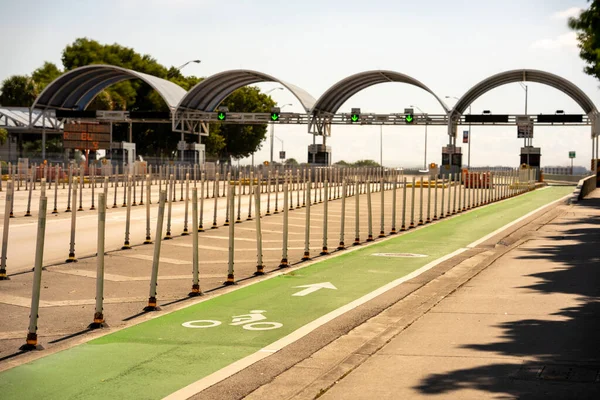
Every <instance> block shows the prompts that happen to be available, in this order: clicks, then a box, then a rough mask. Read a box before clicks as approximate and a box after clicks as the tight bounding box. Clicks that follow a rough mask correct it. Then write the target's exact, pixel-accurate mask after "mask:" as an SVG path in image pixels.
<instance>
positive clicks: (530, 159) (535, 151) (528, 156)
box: [520, 146, 542, 181]
mask: <svg viewBox="0 0 600 400" xmlns="http://www.w3.org/2000/svg"><path fill="white" fill-rule="evenodd" d="M541 158H542V151H541V148H539V147H533V146H526V147H521V162H520V164H521V165H523V164H525V165H529V166H530V167H531V168H532V169H533V170H534V171H535V180H536V181H540V165H541V164H540V162H541Z"/></svg>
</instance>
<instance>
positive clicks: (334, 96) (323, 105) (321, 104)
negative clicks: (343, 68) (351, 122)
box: [313, 70, 449, 114]
mask: <svg viewBox="0 0 600 400" xmlns="http://www.w3.org/2000/svg"><path fill="white" fill-rule="evenodd" d="M386 82H399V83H408V84H409V85H413V86H417V87H419V88H421V89H423V90H425V91H427V92H429V93H431V94H432V95H433V96H434V97H435V98H436V99H437V101H438V102H439V103H440V105H441V106H442V107H443V109H444V111H445V112H446V113H447V112H448V111H449V109H448V106H447V105H446V104H445V103H444V102H443V101H442V99H440V98H439V97H438V96H437V95H436V94H435V93H434V92H433V91H432V90H431V89H429V88H428V87H427V86H425V85H424V84H423V83H421V82H419V81H418V80H416V79H414V78H412V77H410V76H408V75H405V74H402V73H399V72H394V71H383V70H379V71H365V72H361V73H358V74H355V75H352V76H349V77H347V78H345V79H342V80H341V81H339V82H338V83H336V84H335V85H333V86H332V87H331V88H329V89H328V90H327V91H326V92H325V93H324V94H323V95H322V96H321V97H319V100H318V101H317V102H316V104H315V106H314V108H313V113H328V114H335V113H336V112H337V111H338V109H339V108H340V107H341V106H342V104H344V103H345V102H346V101H347V100H348V99H349V98H350V97H352V96H354V95H355V94H356V93H358V92H360V91H361V90H363V89H366V88H368V87H370V86H373V85H377V84H379V83H386Z"/></svg>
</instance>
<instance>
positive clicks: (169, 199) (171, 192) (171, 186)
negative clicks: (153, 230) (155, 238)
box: [161, 174, 175, 240]
mask: <svg viewBox="0 0 600 400" xmlns="http://www.w3.org/2000/svg"><path fill="white" fill-rule="evenodd" d="M166 184H167V185H169V195H168V197H167V199H166V201H167V203H168V205H167V207H168V210H167V233H166V235H165V237H164V240H171V239H172V237H171V210H172V205H173V199H172V196H173V195H174V192H175V182H174V180H173V174H169V179H168V180H167V182H166ZM161 233H162V232H161Z"/></svg>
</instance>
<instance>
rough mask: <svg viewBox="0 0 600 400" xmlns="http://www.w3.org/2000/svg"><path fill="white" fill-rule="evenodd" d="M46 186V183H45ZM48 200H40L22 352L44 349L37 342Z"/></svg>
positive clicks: (44, 198)
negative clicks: (28, 309) (31, 283)
mask: <svg viewBox="0 0 600 400" xmlns="http://www.w3.org/2000/svg"><path fill="white" fill-rule="evenodd" d="M44 184H45V183H44ZM47 206H48V199H47V198H46V197H45V196H42V197H41V198H40V208H39V213H38V229H37V240H36V246H35V264H34V267H33V286H32V293H31V309H30V314H29V329H28V331H27V338H26V341H25V344H24V345H23V346H21V347H20V350H25V351H28V350H42V349H43V347H42V346H40V345H38V342H37V339H38V337H37V325H38V314H39V307H40V291H41V287H42V267H43V264H42V263H43V260H44V239H45V236H46V208H47Z"/></svg>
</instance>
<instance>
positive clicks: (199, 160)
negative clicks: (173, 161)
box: [183, 143, 206, 165]
mask: <svg viewBox="0 0 600 400" xmlns="http://www.w3.org/2000/svg"><path fill="white" fill-rule="evenodd" d="M205 148H206V146H205V145H203V144H201V143H186V146H185V150H184V152H183V159H184V161H187V162H189V163H192V164H200V165H201V164H204V161H205V159H206V158H205Z"/></svg>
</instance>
